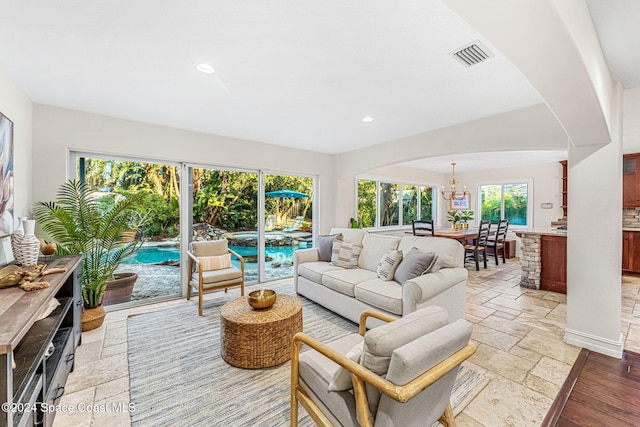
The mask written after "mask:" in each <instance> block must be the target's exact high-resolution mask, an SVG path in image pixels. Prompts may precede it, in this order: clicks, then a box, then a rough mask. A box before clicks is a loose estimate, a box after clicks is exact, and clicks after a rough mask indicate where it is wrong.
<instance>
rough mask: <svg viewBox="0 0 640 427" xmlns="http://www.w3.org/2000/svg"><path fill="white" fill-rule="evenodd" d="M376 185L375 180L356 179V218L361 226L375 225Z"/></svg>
mask: <svg viewBox="0 0 640 427" xmlns="http://www.w3.org/2000/svg"><path fill="white" fill-rule="evenodd" d="M377 186H378V183H377V182H376V181H366V180H362V179H361V180H359V181H358V220H359V221H360V224H361V225H362V226H363V227H375V226H376V211H377V203H376V200H377V199H378V196H377V190H376V188H377Z"/></svg>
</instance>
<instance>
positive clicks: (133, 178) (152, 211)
mask: <svg viewBox="0 0 640 427" xmlns="http://www.w3.org/2000/svg"><path fill="white" fill-rule="evenodd" d="M72 159H73V164H74V166H75V168H74V171H73V172H74V173H72V174H71V176H75V177H77V178H78V179H79V180H81V181H83V182H84V183H85V184H86V185H87V186H88V187H89V188H90V189H92V190H94V191H95V195H96V197H97V201H98V204H99V207H100V208H104V209H108V208H109V207H110V206H113V204H114V202H115V200H117V199H119V198H122V197H126V196H127V195H129V194H133V193H143V194H144V198H143V204H144V206H145V212H144V213H141V214H140V215H139V216H136V217H135V218H132V219H131V221H132V225H133V223H135V224H138V225H140V230H141V232H139V235H138V236H137V238H138V239H139V240H140V241H141V247H140V248H139V249H138V250H137V251H136V252H134V253H133V254H132V255H131V256H129V257H127V258H125V259H124V261H123V262H122V263H121V264H120V266H119V268H118V269H117V270H116V273H127V272H133V273H137V275H138V278H137V280H136V282H135V285H134V288H133V291H132V294H131V301H140V300H145V299H149V298H158V297H172V296H176V295H181V294H182V292H181V286H180V258H181V257H180V248H179V231H180V210H179V207H178V205H179V194H180V173H179V168H178V166H177V165H172V164H166V163H154V162H152V161H149V162H147V161H139V160H132V159H125V158H115V157H107V156H104V157H100V156H98V155H94V154H80V153H73V154H72Z"/></svg>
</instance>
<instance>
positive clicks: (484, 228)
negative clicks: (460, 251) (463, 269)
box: [464, 221, 491, 271]
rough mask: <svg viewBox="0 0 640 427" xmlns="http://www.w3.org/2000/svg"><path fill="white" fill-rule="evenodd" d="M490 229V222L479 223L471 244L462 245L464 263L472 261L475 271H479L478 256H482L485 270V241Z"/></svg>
mask: <svg viewBox="0 0 640 427" xmlns="http://www.w3.org/2000/svg"><path fill="white" fill-rule="evenodd" d="M490 229H491V221H481V222H480V227H479V228H478V235H477V236H476V238H475V239H474V242H473V244H465V245H464V251H465V262H466V261H467V259H473V260H474V261H475V262H476V271H479V270H480V254H482V260H483V263H484V268H487V241H488V238H489V231H490Z"/></svg>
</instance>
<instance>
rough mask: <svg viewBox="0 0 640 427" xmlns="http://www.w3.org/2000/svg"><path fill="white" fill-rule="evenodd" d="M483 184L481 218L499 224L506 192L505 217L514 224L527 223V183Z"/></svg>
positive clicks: (481, 189)
mask: <svg viewBox="0 0 640 427" xmlns="http://www.w3.org/2000/svg"><path fill="white" fill-rule="evenodd" d="M502 187H503V186H502V185H483V186H481V187H480V197H481V199H480V200H481V203H482V205H481V218H482V220H483V221H486V220H489V221H491V223H492V224H497V223H498V222H499V221H500V217H501V208H502V206H501V205H502V197H503V194H504V218H505V219H508V220H509V223H510V224H512V225H526V224H527V203H528V198H527V184H508V185H505V186H504V193H503V191H502Z"/></svg>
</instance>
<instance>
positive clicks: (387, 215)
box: [380, 182, 399, 226]
mask: <svg viewBox="0 0 640 427" xmlns="http://www.w3.org/2000/svg"><path fill="white" fill-rule="evenodd" d="M398 190H399V184H390V183H388V182H381V183H380V225H381V226H385V225H398V216H399V213H398Z"/></svg>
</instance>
